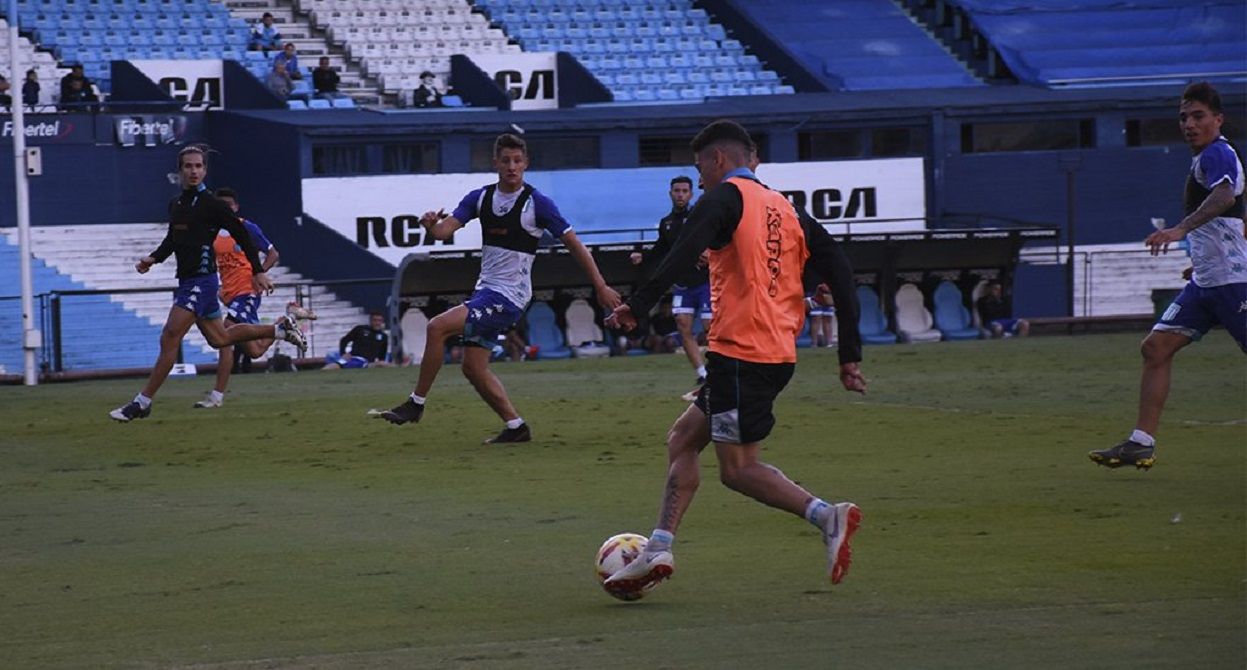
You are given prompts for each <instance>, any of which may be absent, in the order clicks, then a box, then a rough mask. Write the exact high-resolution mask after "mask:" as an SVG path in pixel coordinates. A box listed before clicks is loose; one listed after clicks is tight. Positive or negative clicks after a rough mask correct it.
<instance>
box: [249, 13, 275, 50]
mask: <svg viewBox="0 0 1247 670" xmlns="http://www.w3.org/2000/svg"><path fill="white" fill-rule="evenodd" d="M279 44H281V33H279V32H277V28H275V27H274V26H273V15H272V14H270V13H268V12H264V16H262V17H261V18H260V25H258V26H255V27H253V28H252V29H251V41H250V42H248V43H247V48H248V49H250V50H251V51H256V50H260V51H263V52H264V55H265V56H267V55H268V52H269V50H271V49H276V48H277V46H278V45H279Z"/></svg>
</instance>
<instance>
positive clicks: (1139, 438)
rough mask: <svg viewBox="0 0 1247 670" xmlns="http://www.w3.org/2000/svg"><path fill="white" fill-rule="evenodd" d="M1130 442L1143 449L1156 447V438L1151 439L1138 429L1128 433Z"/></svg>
mask: <svg viewBox="0 0 1247 670" xmlns="http://www.w3.org/2000/svg"><path fill="white" fill-rule="evenodd" d="M1130 441H1131V442H1138V443H1139V444H1141V445H1143V446H1145V447H1154V446H1156V438H1154V437H1152V436H1151V435H1148V434H1147V433H1145V432H1143V431H1141V430H1139V429H1138V428H1135V429H1134V432H1133V433H1130Z"/></svg>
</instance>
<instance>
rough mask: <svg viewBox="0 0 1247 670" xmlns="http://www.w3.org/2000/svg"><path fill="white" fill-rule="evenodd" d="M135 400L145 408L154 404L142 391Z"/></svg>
mask: <svg viewBox="0 0 1247 670" xmlns="http://www.w3.org/2000/svg"><path fill="white" fill-rule="evenodd" d="M134 402H137V403H138V404H139V407H142V408H143V409H147V408H148V407H151V406H152V399H151V398H148V397H147V396H145V395H143V394H142V393H140V394H138V395H136V396H134Z"/></svg>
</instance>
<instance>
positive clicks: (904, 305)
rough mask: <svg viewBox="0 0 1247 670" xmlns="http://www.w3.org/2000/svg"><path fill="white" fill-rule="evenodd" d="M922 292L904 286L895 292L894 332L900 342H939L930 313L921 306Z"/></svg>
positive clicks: (912, 287)
mask: <svg viewBox="0 0 1247 670" xmlns="http://www.w3.org/2000/svg"><path fill="white" fill-rule="evenodd" d="M923 302H924V299H923V297H922V291H921V290H919V288H918V287H917V286H916V285H914V284H904V285H902V286H901V287H900V288H899V289H897V291H896V331H897V334H898V335H900V338H901V341H902V342H939V341H940V331H939V330H936V329H935V327H934V324H935V320H934V319H933V318H932V317H931V311H930V310H928V309H927V308H926V305H924V304H923Z"/></svg>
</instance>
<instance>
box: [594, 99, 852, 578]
mask: <svg viewBox="0 0 1247 670" xmlns="http://www.w3.org/2000/svg"><path fill="white" fill-rule="evenodd" d="M692 148H693V151H694V154H695V156H696V161H697V170H698V172H699V173H700V174H701V177H702V180H703V181H704V182H705V184H706V186H707V189H708V190H707V191H706V194H705V195H704V196H702V198H701V200H699V201H698V203H697V207H695V208H694V209H693V212H692V214H690V216H689V220H688V222H687V225H688V227H689V230H688V233H689V234H688V235H686V236H684V237H683V238H682V239H681V240H680V241H679V242H678V243H677V244H676V246H675V248H674V249H672V250H671V253H670V254H668V255H667V258H666V259H665V260H664V261H663V263H662V265H661V266H660V267H659V268H658V271H657V272H656V273H655V275H654V276H653V278H652V279H651V280H650V281H649V282H647V283H646V284H645V285H644V286H642V287H641V288H640V289H638V290H637V292H636V293H635V294H634V295H633V296H632V297H631V298H630V299H629V301H628V302H627V303H626V304H624V305H621V306H620V307H619V308H618V309H616V310H615V312H614V313H613V314H612V315H611V316H610V317H609V318H608V319H607V324H608V325H611V326H618V327H622V328H624V329H625V330H627V329H630V328H632V327H634V326H635V325H636V315H638V314H646V313H648V311H649V308H650V306H651V305H652V304H653V303H654V301H656V300H657V299H658V298H659V296H661V295H662V293H663V292H664V291H665V290H666V288H667V286H669V285H670V284H671V281H672V279H673V278H674V277H675V275H676V274H677V273H678V272H680V271H681V270H682V269H683V268H686V267H688V264H690V263H691V262H692V261H693V259H695V258H696V257H697V256H698V255H699V254H700V253H701V252H702V251H703V250H704V249H706V248H709V249H710V250H711V251H710V291H711V294H712V300H713V301H714V305H715V312H714V321H713V322H712V323H711V327H710V351H709V354H708V355H707V364H706V384H705V386H703V387H702V391H701V393H700V394H699V395H698V397H697V401H696V402H695V403H694V404H693V405H692V406H690V407H689V408H688V409H687V410H685V412H684V414H683V415H681V416H680V418H678V419H676V422H675V424H674V425H673V426H672V427H671V430H670V431H669V433H668V438H667V453H668V462H669V467H668V471H667V483H666V486H665V488H664V493H663V497H662V502H661V505H660V511H659V515H658V524H657V527H656V528H655V529H654V532H653V534H652V535H651V536H650V538H649V542H648V543H647V545H646V548H645V553H644V554H643V555H642V556H641V557H638V558H637V559H636V560H634V561H632V562H631V563H629V564H628V566H627V567H625V568H623V569H622V570H620V571H619V572H617V573H615V574H614V575H612V576H611V577H610V578H609V579H607V580H606V582H605V586H606V588H608V589H616V590H619V591H621V592H629V591H635V590H637V589H641V588H644V587H646V586H648V585H650V584H653V583H655V582H658V581H660V580H663V579H666V578H667V577H669V576H670V575H671V574H672V572H673V571H674V570H675V562H674V558H673V555H672V551H671V548H672V543H673V542H674V541H675V532H676V529H677V528H678V527H679V524H680V520H681V519H682V518H683V516H684V513H685V511H687V509H688V507H689V505H690V504H691V503H692V499H693V496H694V494H696V492H697V487H698V485H699V483H700V471H699V467H698V461H699V454H700V453H701V450H702V449H704V448H705V447H706V445H707V444H709V443H710V442H714V448H715V455H716V457H717V458H718V461H719V477H720V479H721V480H722V481H723V483H724V484H726V485H727V486H728V487H729V488H731V489H733V490H736V491H739V492H741V493H744V494H745V495H748V496H750V497H751V498H754V499H755V500H757V501H759V502H762V503H764V504H766V505H769V506H771V507H775V508H778V509H782V510H787V511H789V512H791V513H793V514H796V515H798V516H802V517H804V518H805V519H806V520H807V521H809V522H810V523H811V524H813V525H814V526H815V527H816V528H818V529H819V530H820V531H821V532H822V536H823V540H824V543H825V545H826V549H827V571H828V576H829V577H830V579H831V583H832V584H838V583H840V582H841V580H843V579H844V577H845V575H846V574H847V573H848V570H849V564H850V562H851V560H852V551H851V547H850V542H851V540H852V537H853V534H854V533H855V532H856V531H857V528H858V525H859V524H860V523H861V518H862V513H861V510H860V509H858V507H857V505H854V504H853V503H851V502H841V503H836V504H832V503H828V502H826V501H824V500H823V499H821V498H819V497H817V496H815V495H813V494H811V493H810V492H808V491H806V490H805V489H804V488H802V487H800V486H798V485H797V484H796V483H794V482H793V481H792V480H790V479H788V478H787V477H786V476H785V475H784V474H783V473H782V472H780V471H779V469H777V468H775V467H773V466H771V465H768V464H766V463H763V462H761V461H760V460H758V455H759V452H760V451H761V448H762V441H763V440H764V439H766V437H767V435H768V434H770V432H771V428H772V427H773V426H774V425H775V417H774V415H772V413H771V410H772V406H773V403H774V401H775V398H776V397H777V396H778V395H779V393H780V392H781V391H782V390H783V389H784V387H785V386H786V385H787V384H788V381H789V380H790V379H791V378H792V374H793V371H794V368H795V363H796V360H797V354H796V338H797V334H798V333H799V332H800V331H801V326H802V321H803V320H804V318H805V302H804V291H803V290H802V283H801V275H802V271H803V269H804V267H805V265H806V262H807V261H809V262H811V263H812V264H813V266H814V268H815V269H816V270H817V271H818V273H819V274H820V275H822V277H823V278H824V279H825V280H827V281H828V282H831V283H833V286H834V285H835V283H836V282H838V281H839V282H840V283H843V278H844V277H851V276H852V269H851V268H850V267H849V265H848V260H847V258H846V257H845V256H844V254H843V252H842V251H841V250H840V248H839V247H838V246H837V245H836V243H835V241H834V240H833V239H832V238H831V236H830V235H829V234H827V232H826V231H825V230H824V229H823V227H822V226H820V225H818V224H817V223H814V222H813V221H812V220H811V219H809V218H808V217H800V216H798V214H797V212H796V210H795V209H794V208H793V206H792V204H791V203H790V202H788V200H787V199H785V198H784V196H783V195H782V194H780V193H778V192H776V191H772V190H771V189H769V188H767V187H766V186H764V185H763V184H762V183H761V182H760V181H758V178H757V177H756V176H755V175H754V173H753V171H752V170H750V169H749V167H748V166H749V165H750V154H751V152H752V150H753V141H752V140H751V139H750V137H749V133H748V132H746V131H745V129H744V128H742V127H741V126H740V125H738V124H736V123H735V122H732V121H716V122H714V123H712V124H710V125H709V126H707V127H706V128H705V129H703V130H702V131H701V132H700V133H699V134H698V135H697V137H695V138H694V139H693V143H692ZM849 309H850V311H851V310H852V308H851V307H850V308H849ZM849 317H850V315H848V314H846V315H845V318H846V319H847V318H849ZM852 318H853V323H856V321H857V319H856V314H853V315H852ZM839 356H840V381H841V382H842V384H843V385H844V387H845V388H846V389H848V390H850V391H856V392H859V393H864V392H865V391H866V379H865V378H864V377H863V376H862V373H861V371H860V370H859V369H858V362H859V361H860V360H861V347H860V346H854V342H853V341H852V340H849V341H842V342H841V345H840V349H839Z"/></svg>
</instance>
